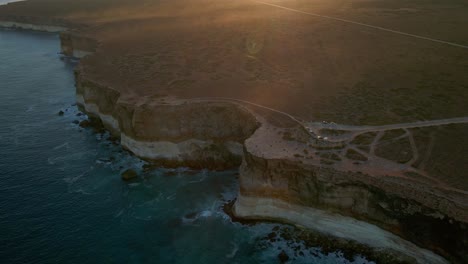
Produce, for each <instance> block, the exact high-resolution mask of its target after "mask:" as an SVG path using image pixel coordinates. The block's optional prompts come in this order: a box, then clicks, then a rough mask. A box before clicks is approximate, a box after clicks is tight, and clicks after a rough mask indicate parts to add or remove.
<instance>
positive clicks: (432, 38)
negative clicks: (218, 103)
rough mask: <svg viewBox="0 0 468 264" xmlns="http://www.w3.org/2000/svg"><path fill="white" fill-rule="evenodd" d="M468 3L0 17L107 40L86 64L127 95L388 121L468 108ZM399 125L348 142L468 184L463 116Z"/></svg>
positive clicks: (104, 4) (83, 10)
mask: <svg viewBox="0 0 468 264" xmlns="http://www.w3.org/2000/svg"><path fill="white" fill-rule="evenodd" d="M271 4H273V5H277V6H273V5H271ZM467 13H468V2H466V1H464V0H447V1H422V0H415V1H404V0H383V1H373V0H352V1H345V0H327V1H325V0H307V1H306V0H300V1H298V0H287V1H286V0H268V1H265V2H257V1H250V0H236V1H221V0H179V1H150V0H133V1H130V0H126V1H124V0H101V1H92V0H83V1H72V0H30V1H27V2H19V3H14V4H9V5H8V6H4V7H1V8H0V20H1V18H2V17H3V19H6V18H11V17H14V16H21V17H24V16H26V17H33V18H34V19H37V20H41V21H45V22H47V21H50V22H51V23H54V21H55V23H57V21H60V22H63V23H65V22H66V23H72V24H73V25H75V26H76V27H78V29H77V31H78V32H80V33H81V34H84V35H88V36H91V37H93V38H96V39H98V40H99V42H100V43H101V45H100V48H99V49H98V52H97V53H96V54H95V55H93V56H90V57H87V58H85V59H83V61H82V66H83V71H84V74H85V75H86V76H87V77H88V78H90V79H92V80H95V81H97V82H99V83H102V84H106V85H109V86H112V87H114V88H115V89H118V90H120V91H121V92H122V93H123V94H127V95H130V96H160V95H175V96H179V97H182V98H199V97H227V98H234V99H240V100H246V101H249V102H253V103H256V104H260V105H264V106H267V107H270V108H273V109H276V110H279V111H282V112H285V113H288V114H290V115H292V116H294V117H297V118H299V119H301V120H305V121H307V122H320V121H322V120H326V121H333V122H336V123H339V124H345V125H387V124H393V123H407V122H416V121H423V120H435V119H447V118H455V117H466V116H468V103H467V102H468V48H465V47H466V46H468V31H467V30H466V25H468V16H467V15H466V14H467ZM402 131H403V132H402V133H403V134H402V135H398V133H397V132H396V133H395V135H394V136H393V135H391V134H389V133H387V132H384V133H383V134H385V135H383V134H382V135H381V136H382V137H385V136H387V137H388V138H384V139H382V140H380V141H378V142H374V143H375V144H373V145H370V146H369V144H371V143H369V144H368V146H366V144H363V143H359V144H357V143H356V142H354V143H353V142H352V141H350V144H353V148H354V149H355V150H357V151H358V152H359V151H364V152H365V153H371V154H372V155H377V156H379V157H382V158H386V159H389V160H393V161H395V162H397V163H402V164H407V165H409V166H413V167H415V168H417V169H420V170H422V171H424V173H428V175H431V177H435V178H437V179H438V180H440V181H443V182H445V183H448V184H450V185H452V186H456V187H457V188H460V189H462V190H468V177H466V171H468V167H467V166H468V140H466V135H468V126H467V125H466V124H454V125H444V126H440V127H437V126H436V127H426V128H417V127H415V128H405V129H402ZM410 132H411V133H410ZM373 133H375V134H373V136H374V138H373V139H372V140H374V139H375V136H377V135H378V134H379V131H375V132H373ZM410 134H411V135H412V136H411V137H408V135H410ZM369 140H371V139H369ZM413 141H414V142H413ZM395 142H397V143H395ZM389 146H391V147H389ZM371 148H372V150H371ZM415 149H417V150H418V151H417V152H415V151H414V150H415ZM345 154H346V153H345ZM361 154H364V153H361ZM349 155H351V156H353V154H349ZM356 156H357V155H356Z"/></svg>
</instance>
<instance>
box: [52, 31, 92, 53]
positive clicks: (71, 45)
mask: <svg viewBox="0 0 468 264" xmlns="http://www.w3.org/2000/svg"><path fill="white" fill-rule="evenodd" d="M97 46H98V43H97V41H96V40H95V39H92V38H89V37H85V36H81V35H79V34H77V33H74V32H71V31H62V32H61V33H60V47H61V52H62V53H63V54H64V55H66V56H72V57H75V58H83V57H85V56H87V55H89V54H92V53H94V52H95V51H96V49H97Z"/></svg>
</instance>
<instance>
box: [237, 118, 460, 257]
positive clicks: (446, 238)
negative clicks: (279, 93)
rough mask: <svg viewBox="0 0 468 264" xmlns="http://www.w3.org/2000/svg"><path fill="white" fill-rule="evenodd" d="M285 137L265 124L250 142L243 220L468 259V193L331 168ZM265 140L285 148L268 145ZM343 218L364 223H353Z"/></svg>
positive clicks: (305, 145) (243, 171) (240, 209)
mask: <svg viewBox="0 0 468 264" xmlns="http://www.w3.org/2000/svg"><path fill="white" fill-rule="evenodd" d="M301 133H302V134H303V132H301V131H299V132H298V134H301ZM279 134H281V133H277V129H275V128H273V127H271V126H268V125H264V126H262V127H261V128H259V129H258V130H257V131H256V132H255V134H254V135H253V136H252V137H250V138H249V139H248V140H247V141H246V143H245V147H244V160H243V163H242V165H241V167H240V192H239V197H238V199H237V201H236V203H235V205H234V214H235V215H236V216H237V217H244V218H250V219H273V220H280V221H286V222H289V223H294V224H299V225H301V226H305V227H308V228H312V229H316V230H319V231H321V232H324V233H329V234H331V235H333V236H338V237H343V238H347V239H353V240H357V241H358V242H360V243H364V244H368V245H371V246H374V247H377V248H390V249H393V250H395V251H397V252H400V253H403V254H406V255H408V256H412V257H413V258H414V260H415V262H416V261H417V262H419V263H444V262H445V260H443V259H440V258H438V257H436V256H435V255H433V254H429V253H428V252H427V251H426V250H422V249H421V248H419V247H418V246H420V247H423V248H428V249H430V250H432V251H434V252H436V253H438V254H441V255H443V256H446V257H448V258H449V259H450V260H451V261H452V262H454V263H463V261H464V260H466V259H468V255H467V252H466V248H467V247H468V239H467V237H468V230H467V226H466V219H467V214H468V212H467V210H466V200H464V197H466V196H464V194H458V193H456V192H454V193H451V192H450V191H447V190H440V189H438V188H437V187H434V186H427V185H424V184H423V183H420V182H417V183H416V182H412V181H411V180H408V179H402V178H397V177H391V176H385V175H382V176H380V175H378V174H376V175H369V174H366V173H362V172H360V171H359V166H361V165H355V166H354V167H353V166H348V167H347V170H343V169H342V168H340V166H330V165H327V164H324V163H323V162H321V161H320V158H319V157H317V156H314V155H313V153H315V151H316V150H315V149H314V147H311V142H305V141H304V139H289V140H282V141H281V139H282V138H281V137H280V136H277V135H279ZM265 138H268V139H269V140H270V141H271V142H280V141H281V142H282V143H276V144H272V145H268V143H267V142H265V141H264V139H265ZM304 149H305V150H304ZM304 152H305V153H309V155H306V154H304ZM298 153H301V154H302V155H300V154H298ZM383 173H385V172H383ZM338 216H349V217H352V218H354V219H357V220H351V219H349V222H346V220H344V219H346V218H343V217H338ZM358 220H362V221H365V222H367V223H371V224H373V225H375V226H373V225H369V224H365V223H364V222H361V221H358ZM345 222H346V223H345ZM376 226H379V227H380V228H376ZM384 230H387V231H384ZM390 232H391V233H393V234H397V235H398V236H400V237H403V238H404V239H407V240H408V241H412V242H413V243H415V244H417V245H418V246H416V245H414V244H412V243H408V242H406V241H403V240H402V239H401V238H399V237H396V236H395V235H392V234H390Z"/></svg>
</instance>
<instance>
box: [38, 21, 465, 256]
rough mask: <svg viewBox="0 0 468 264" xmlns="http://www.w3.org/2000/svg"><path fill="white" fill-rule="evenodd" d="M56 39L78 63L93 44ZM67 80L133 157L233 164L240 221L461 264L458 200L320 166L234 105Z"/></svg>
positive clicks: (299, 144)
mask: <svg viewBox="0 0 468 264" xmlns="http://www.w3.org/2000/svg"><path fill="white" fill-rule="evenodd" d="M31 29H34V28H32V27H31ZM60 39H61V49H62V52H63V53H64V54H65V55H68V56H74V57H78V58H81V57H84V56H86V55H88V54H90V53H93V52H95V51H96V49H97V47H98V43H97V41H95V40H93V39H91V38H88V37H86V36H82V35H79V34H77V33H76V32H62V33H61V34H60ZM75 77H76V96H77V103H78V105H79V107H80V108H81V109H82V110H83V111H85V112H86V113H87V114H88V115H89V116H90V118H92V119H94V120H97V121H98V122H99V123H101V124H102V125H103V126H104V127H105V128H106V129H107V130H108V131H110V133H111V134H112V135H113V136H115V137H116V138H119V139H120V142H121V144H122V146H123V147H124V148H126V149H128V150H129V151H131V152H133V153H134V154H136V155H137V156H139V157H141V158H143V159H147V160H151V161H154V162H158V163H160V164H163V165H165V166H190V167H195V168H208V169H225V168H229V167H236V166H238V165H240V164H241V161H242V165H241V167H240V192H239V197H238V199H237V201H236V203H235V206H234V213H235V214H236V215H237V216H239V217H244V218H256V219H274V220H280V221H286V222H290V223H293V224H299V225H302V226H305V227H309V228H312V229H317V230H319V231H321V232H324V233H329V234H331V235H333V236H338V237H344V238H346V239H353V240H357V241H359V242H361V243H364V244H370V245H371V246H376V247H381V248H391V249H393V250H396V251H397V252H399V253H402V254H406V255H408V256H410V257H412V258H414V259H415V261H418V262H420V263H444V262H445V260H444V259H442V258H440V257H438V256H437V255H435V254H432V253H431V252H429V251H427V250H424V249H421V248H420V247H423V248H427V249H430V250H433V251H434V252H436V253H439V254H441V255H443V256H446V257H448V258H449V259H450V260H451V261H453V262H460V263H462V262H463V261H464V260H466V259H468V255H467V250H466V248H468V231H467V227H466V223H467V222H468V221H467V210H466V204H465V205H463V204H461V205H460V203H456V202H455V201H454V200H452V199H450V198H447V197H446V196H447V193H443V192H439V191H438V190H437V188H435V189H432V188H428V187H427V186H425V187H423V188H421V185H420V183H415V182H411V181H404V180H402V179H400V178H392V177H386V175H382V173H381V172H377V171H375V175H374V173H363V172H360V171H359V169H358V168H356V166H354V167H353V166H351V167H349V166H344V167H332V166H327V164H323V163H322V162H321V161H320V159H319V157H317V155H314V154H313V153H314V152H315V151H316V149H314V148H313V147H307V149H304V145H308V140H309V139H308V137H309V136H310V135H308V134H307V133H304V131H299V132H297V131H296V132H297V134H298V135H299V136H298V137H299V138H301V139H300V141H294V140H290V139H289V138H287V137H286V138H285V137H284V136H283V137H282V136H278V135H280V134H282V133H283V132H284V131H282V129H279V128H272V127H271V126H269V125H268V124H267V122H266V121H265V120H262V119H261V118H258V116H257V117H256V116H255V115H254V114H253V113H252V112H250V111H248V110H246V109H244V108H242V107H241V106H240V105H239V104H234V103H228V102H219V101H218V102H216V101H211V102H210V101H203V102H201V101H197V100H181V99H176V98H171V97H161V96H146V97H135V96H131V95H122V94H121V93H120V92H119V91H117V90H115V89H112V87H108V86H105V85H101V84H99V83H98V82H96V81H94V80H90V79H87V78H86V76H83V74H82V73H81V72H80V71H79V70H78V71H76V76H75ZM257 119H258V120H260V121H261V123H262V126H261V127H260V128H259V122H258V121H257ZM296 136H297V135H296ZM244 142H245V144H244ZM337 146H338V145H337ZM335 147H336V146H335ZM298 150H299V153H300V154H298ZM302 150H304V151H303V152H302ZM307 153H308V154H307ZM309 154H310V155H309ZM308 155H309V156H310V157H304V156H308ZM350 168H351V169H350ZM450 195H452V194H450ZM450 195H449V196H450ZM453 196H457V194H453ZM462 199H463V198H462ZM462 199H461V200H462ZM455 200H456V199H455ZM459 200H460V199H459ZM337 214H339V215H345V216H347V217H343V216H339V217H338V216H337ZM350 217H352V218H350ZM356 219H359V220H363V221H365V222H369V223H371V224H366V223H365V222H363V221H357V220H356ZM372 224H373V225H372ZM376 226H379V227H380V228H377V227H376ZM384 230H387V231H384ZM394 234H397V235H398V236H401V237H403V238H404V239H407V240H409V241H412V242H414V243H415V244H417V246H416V245H414V244H412V243H409V242H407V241H405V240H403V239H401V238H399V237H397V236H395V235H394ZM376 237H377V238H378V239H376ZM380 238H381V239H380ZM419 246H420V247H419Z"/></svg>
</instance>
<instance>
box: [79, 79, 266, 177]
mask: <svg viewBox="0 0 468 264" xmlns="http://www.w3.org/2000/svg"><path fill="white" fill-rule="evenodd" d="M76 79H77V85H76V87H77V93H76V96H77V102H78V104H79V106H80V107H82V109H83V110H84V111H85V112H87V113H88V114H89V115H90V117H91V118H94V119H98V120H99V121H100V122H102V124H103V125H104V127H105V128H106V129H107V130H109V131H110V132H111V133H112V134H113V135H114V136H115V137H118V138H120V141H121V144H122V146H123V147H125V148H126V149H128V150H129V151H131V152H133V153H134V154H136V155H137V156H139V157H141V158H144V159H148V160H152V161H156V162H159V163H162V164H164V165H166V166H190V167H196V168H210V169H225V168H232V167H236V166H238V165H239V164H240V162H241V157H242V154H243V153H242V143H243V141H244V140H245V139H246V138H248V137H249V136H250V135H251V134H252V133H253V132H254V131H255V129H256V128H257V121H256V119H255V117H254V116H253V115H252V114H251V113H249V112H248V111H247V110H245V109H243V108H240V107H239V106H238V105H235V104H232V103H223V102H192V101H184V100H177V99H174V98H168V97H143V98H137V99H135V98H131V97H126V98H123V97H121V96H120V93H119V92H118V91H115V90H113V89H111V88H109V87H105V86H102V85H99V84H96V83H94V82H92V81H89V80H84V79H83V78H82V77H81V76H80V73H79V72H78V73H77V78H76Z"/></svg>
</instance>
